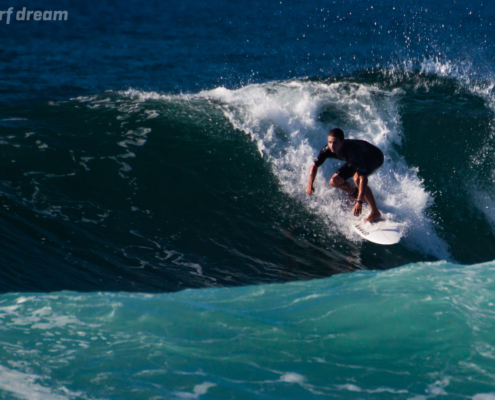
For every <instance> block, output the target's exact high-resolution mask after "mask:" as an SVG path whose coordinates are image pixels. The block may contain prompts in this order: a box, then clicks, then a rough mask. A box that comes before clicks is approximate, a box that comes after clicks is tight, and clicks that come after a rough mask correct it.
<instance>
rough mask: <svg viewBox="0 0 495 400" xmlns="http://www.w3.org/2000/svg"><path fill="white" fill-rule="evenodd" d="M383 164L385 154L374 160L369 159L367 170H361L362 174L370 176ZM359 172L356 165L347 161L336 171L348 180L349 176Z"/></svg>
mask: <svg viewBox="0 0 495 400" xmlns="http://www.w3.org/2000/svg"><path fill="white" fill-rule="evenodd" d="M382 165H383V154H382V155H381V157H376V158H374V159H373V160H369V161H368V162H367V163H366V170H365V171H361V172H362V175H366V176H370V175H373V174H374V173H375V171H376V170H377V169H378V168H380V167H381V166H382ZM356 172H358V170H357V168H356V167H355V166H354V165H350V164H348V163H345V164H344V165H342V166H341V167H340V168H339V169H338V170H337V172H336V174H337V175H338V176H340V177H341V178H343V179H344V181H346V180H347V179H349V178H352V177H353V176H354V174H355V173H356Z"/></svg>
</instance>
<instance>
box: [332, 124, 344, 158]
mask: <svg viewBox="0 0 495 400" xmlns="http://www.w3.org/2000/svg"><path fill="white" fill-rule="evenodd" d="M343 145H344V132H343V131H342V129H339V128H335V129H332V130H331V131H330V132H329V133H328V148H329V149H330V150H331V151H332V153H338V152H340V150H341V149H342V146H343Z"/></svg>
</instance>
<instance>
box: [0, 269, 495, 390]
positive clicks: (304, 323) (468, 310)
mask: <svg viewBox="0 0 495 400" xmlns="http://www.w3.org/2000/svg"><path fill="white" fill-rule="evenodd" d="M0 320H1V321H2V326H3V333H2V342H1V344H0V349H1V350H0V351H1V352H2V358H3V359H6V360H9V361H8V363H6V364H4V365H3V366H2V367H1V368H0V382H2V392H3V393H4V394H5V395H7V393H10V394H15V395H17V396H20V397H23V398H35V397H36V398H50V399H54V398H57V399H69V398H81V399H89V398H127V399H140V398H157V397H164V398H175V397H177V398H202V399H209V398H211V399H214V398H215V399H218V398H234V397H235V398H239V399H244V398H245V399H250V398H252V399H254V398H260V396H261V397H262V398H267V399H287V398H293V399H301V398H319V397H320V396H321V395H332V396H335V397H338V398H346V399H352V398H356V399H357V398H362V397H363V396H365V397H366V398H368V399H392V398H393V399H410V398H413V397H414V398H415V399H425V398H434V397H436V396H441V395H449V396H451V397H453V396H456V397H459V398H475V399H482V398H483V399H494V398H495V393H492V392H495V390H494V389H495V388H494V385H493V380H494V376H495V369H494V367H493V359H494V357H495V340H494V337H493V330H494V329H495V262H491V263H486V264H478V265H471V266H461V265H455V264H449V263H446V262H437V263H417V264H411V265H407V266H404V267H401V268H397V269H393V270H388V271H381V272H370V271H366V272H365V271H363V272H356V273H353V274H343V275H338V276H334V277H331V278H327V279H323V280H313V281H308V282H296V283H287V284H274V285H260V286H252V287H243V288H232V289H226V288H224V289H201V290H186V291H182V292H179V293H171V294H156V295H151V294H128V293H91V294H89V293H88V294H82V293H70V292H59V293H52V294H45V295H43V294H32V295H31V294H26V293H24V294H6V295H2V296H0ZM490 393H492V394H490ZM482 395H483V396H482Z"/></svg>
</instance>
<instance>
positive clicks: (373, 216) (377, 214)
mask: <svg viewBox="0 0 495 400" xmlns="http://www.w3.org/2000/svg"><path fill="white" fill-rule="evenodd" d="M381 217H382V214H380V211H377V212H371V213H370V215H368V216H367V217H366V219H365V220H364V222H375V221H378V220H379V219H380V218H381Z"/></svg>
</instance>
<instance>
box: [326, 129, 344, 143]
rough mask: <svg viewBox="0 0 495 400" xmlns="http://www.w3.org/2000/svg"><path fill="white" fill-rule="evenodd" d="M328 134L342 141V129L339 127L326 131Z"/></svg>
mask: <svg viewBox="0 0 495 400" xmlns="http://www.w3.org/2000/svg"><path fill="white" fill-rule="evenodd" d="M328 136H333V137H334V138H335V139H339V140H340V141H341V142H343V141H344V131H343V130H342V129H339V128H335V129H332V130H331V131H330V132H328Z"/></svg>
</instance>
